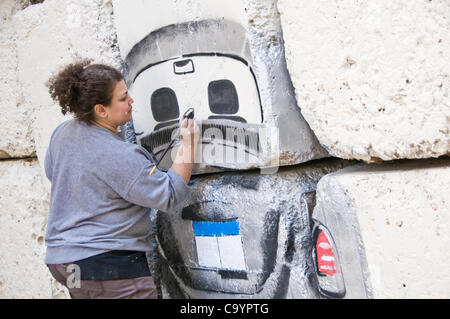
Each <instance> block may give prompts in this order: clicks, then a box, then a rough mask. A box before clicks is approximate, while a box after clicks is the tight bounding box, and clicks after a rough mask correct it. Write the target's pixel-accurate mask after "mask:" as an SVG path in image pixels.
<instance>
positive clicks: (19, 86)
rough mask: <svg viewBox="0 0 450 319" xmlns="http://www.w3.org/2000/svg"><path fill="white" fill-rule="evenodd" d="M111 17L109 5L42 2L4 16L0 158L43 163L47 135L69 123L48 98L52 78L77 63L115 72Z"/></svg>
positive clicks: (117, 59)
mask: <svg viewBox="0 0 450 319" xmlns="http://www.w3.org/2000/svg"><path fill="white" fill-rule="evenodd" d="M111 14H112V6H111V3H110V1H102V0H98V1H84V0H83V1H73V0H64V1H63V3H62V1H59V0H58V1H55V0H46V1H45V2H43V3H40V4H36V5H31V6H28V7H26V8H25V9H23V10H20V11H16V12H15V14H14V15H12V16H10V17H9V19H8V20H7V23H6V24H5V26H4V28H5V32H3V30H2V32H1V35H0V36H1V37H2V39H4V41H1V45H0V50H2V52H4V54H2V55H1V56H2V58H1V59H0V63H1V65H2V68H1V71H0V73H1V75H2V78H3V79H4V81H3V82H2V84H0V90H1V92H2V94H1V95H2V100H0V103H1V108H2V110H3V112H4V113H3V114H4V116H2V118H1V120H0V121H1V125H0V129H1V132H0V133H2V134H1V135H2V140H1V143H0V158H8V157H32V156H36V155H37V156H38V158H40V159H43V155H44V154H45V150H46V148H47V145H48V142H49V138H50V135H51V132H52V131H53V129H54V128H55V127H56V126H57V125H58V124H59V123H61V122H62V121H63V120H64V119H68V118H69V117H66V118H64V117H63V116H62V115H61V111H60V108H59V106H58V105H56V104H55V103H54V102H53V101H52V100H51V98H50V95H49V94H48V89H47V87H46V85H45V84H46V82H47V80H48V79H49V78H50V76H51V75H52V74H55V73H57V72H58V71H59V70H60V68H62V67H63V66H65V65H67V64H69V63H71V62H73V61H74V60H75V59H77V58H91V59H93V60H94V61H95V62H101V63H107V64H110V65H113V66H115V67H120V62H121V60H120V55H119V52H118V48H117V46H115V41H116V39H115V30H114V25H113V24H112V20H111V19H112V15H111ZM37 57H38V58H37ZM3 93H5V94H3Z"/></svg>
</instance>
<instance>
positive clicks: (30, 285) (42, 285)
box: [0, 159, 68, 299]
mask: <svg viewBox="0 0 450 319" xmlns="http://www.w3.org/2000/svg"><path fill="white" fill-rule="evenodd" d="M0 176H1V177H2V178H1V179H0V233H1V234H2V240H1V241H0V298H19V299H20V298H44V299H47V298H66V297H67V296H68V295H67V293H66V291H65V289H64V288H62V287H61V286H60V285H59V284H58V283H57V282H56V281H55V280H54V279H53V277H52V276H51V274H50V272H49V271H48V269H47V267H46V265H45V263H44V257H45V242H44V237H45V228H46V225H47V218H48V210H49V198H50V185H49V183H48V181H45V180H44V178H43V177H42V174H41V169H40V166H39V163H38V161H37V160H36V159H31V160H3V161H0Z"/></svg>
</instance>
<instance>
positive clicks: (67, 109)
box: [47, 59, 123, 123]
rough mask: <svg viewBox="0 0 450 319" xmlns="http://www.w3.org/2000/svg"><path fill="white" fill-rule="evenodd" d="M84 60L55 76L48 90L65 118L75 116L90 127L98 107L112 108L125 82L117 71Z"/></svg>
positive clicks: (68, 66)
mask: <svg viewBox="0 0 450 319" xmlns="http://www.w3.org/2000/svg"><path fill="white" fill-rule="evenodd" d="M91 62H92V61H91V60H87V59H85V60H80V61H77V62H75V63H72V64H69V65H67V66H66V67H65V68H64V69H62V70H61V71H60V72H59V73H58V74H56V75H54V76H52V77H51V78H50V79H49V80H48V82H47V86H48V88H49V93H50V96H51V97H52V99H53V100H55V101H56V102H58V103H59V105H60V106H61V112H62V114H64V115H66V113H72V114H73V115H74V116H75V117H76V118H78V119H80V120H83V121H85V122H87V123H92V121H93V120H94V113H95V111H94V106H95V105H96V104H102V105H104V106H109V105H110V104H111V99H112V96H113V91H114V87H115V85H116V83H117V82H119V81H121V80H123V76H122V74H121V73H120V72H119V71H118V70H117V69H115V68H113V67H111V66H108V65H104V64H91Z"/></svg>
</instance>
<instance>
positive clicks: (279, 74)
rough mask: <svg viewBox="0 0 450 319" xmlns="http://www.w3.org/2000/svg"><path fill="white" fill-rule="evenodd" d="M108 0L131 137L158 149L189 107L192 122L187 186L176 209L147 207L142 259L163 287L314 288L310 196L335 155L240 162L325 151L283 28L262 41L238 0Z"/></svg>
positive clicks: (236, 293) (205, 290)
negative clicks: (147, 248) (196, 133)
mask: <svg viewBox="0 0 450 319" xmlns="http://www.w3.org/2000/svg"><path fill="white" fill-rule="evenodd" d="M113 5H114V16H115V24H116V29H117V35H118V41H119V47H120V50H121V55H122V57H123V60H124V74H125V80H126V83H127V86H128V88H129V91H130V93H131V95H132V97H133V99H134V104H133V122H132V123H129V124H128V126H127V130H126V133H127V134H128V136H129V139H130V140H132V141H135V142H136V143H139V144H140V145H142V146H143V147H145V148H146V149H147V150H148V151H149V152H150V153H152V154H153V155H154V156H155V157H156V159H158V160H159V159H160V158H161V156H162V154H163V153H164V150H165V149H166V147H167V146H168V144H169V143H170V141H171V140H172V139H173V138H174V137H175V136H176V134H177V130H178V125H179V121H180V117H181V116H182V115H183V114H184V112H185V111H186V110H187V109H189V108H193V109H194V111H195V120H196V123H197V124H198V125H199V127H200V130H201V138H200V141H199V145H198V147H197V152H196V157H195V165H194V169H193V175H197V176H194V178H193V179H192V180H191V182H190V184H191V188H192V189H193V193H192V195H191V196H190V198H189V200H188V201H187V202H186V203H185V204H184V205H183V207H180V208H179V210H178V211H174V212H170V213H159V212H154V214H153V217H152V218H153V221H154V223H155V236H156V239H157V240H155V242H154V246H155V247H157V250H158V256H152V258H151V263H152V264H154V263H155V262H157V266H156V267H155V269H154V275H155V278H156V279H157V281H158V282H159V283H160V285H161V286H162V290H163V296H164V297H171V298H222V297H228V298H238V297H244V298H286V297H290V298H316V297H317V289H316V288H314V287H315V286H314V285H312V284H311V280H314V278H315V276H311V273H312V271H313V267H312V264H311V263H312V258H311V251H310V247H311V236H310V234H311V230H310V225H309V206H310V201H311V196H310V195H311V194H313V193H314V190H315V184H316V183H317V181H318V179H319V178H320V177H321V176H322V175H323V174H325V172H329V171H330V170H333V169H335V168H337V167H338V166H341V165H342V163H341V162H330V163H329V166H327V165H325V166H322V165H321V166H320V167H319V166H317V165H316V164H313V165H312V166H311V167H306V168H303V167H302V168H291V169H280V173H277V174H271V175H269V174H260V171H249V170H250V169H254V168H259V169H263V171H262V172H263V173H276V172H278V169H279V166H283V165H293V164H298V163H303V162H306V161H309V160H312V159H317V158H322V157H326V156H328V153H327V152H326V151H325V150H324V149H323V148H321V146H320V145H319V143H318V142H317V140H316V138H315V136H314V134H313V133H312V132H311V130H310V129H309V126H308V125H307V123H306V122H305V121H304V119H303V117H302V116H301V113H300V111H299V108H298V106H297V103H296V101H295V98H294V92H293V87H292V84H291V82H290V78H289V76H288V73H287V69H286V65H285V59H284V51H283V46H282V45H281V43H282V40H281V29H280V30H279V33H278V34H277V35H276V36H273V37H272V38H271V43H270V45H269V44H268V43H267V42H264V41H261V40H262V39H261V34H259V35H257V34H255V33H252V32H250V31H249V29H248V17H247V15H246V13H245V11H246V9H245V8H244V5H243V3H242V1H238V0H231V1H227V2H226V3H224V2H223V1H218V0H210V1H181V2H179V1H159V0H153V1H146V2H137V1H136V2H130V1H123V0H115V1H113ZM130 132H131V133H130ZM176 150H177V145H176V144H174V146H173V149H172V150H171V152H169V153H168V154H170V153H172V154H175V152H176ZM172 158H173V157H172V156H168V155H166V156H165V157H164V158H163V159H162V161H161V164H160V168H162V169H168V168H169V167H170V166H171V164H172ZM230 170H241V171H240V172H239V173H231V172H229V173H224V172H225V171H230ZM243 170H246V171H243ZM281 171H282V172H281ZM204 173H220V174H214V175H211V174H210V175H202V174H204ZM307 194H309V195H307ZM308 203H309V204H308Z"/></svg>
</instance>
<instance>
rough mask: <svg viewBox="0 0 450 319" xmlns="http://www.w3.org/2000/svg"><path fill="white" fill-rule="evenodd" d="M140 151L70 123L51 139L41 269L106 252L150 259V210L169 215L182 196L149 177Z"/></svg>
mask: <svg viewBox="0 0 450 319" xmlns="http://www.w3.org/2000/svg"><path fill="white" fill-rule="evenodd" d="M154 163H155V159H154V158H153V157H152V156H151V155H150V153H148V152H147V150H145V149H144V148H143V147H141V146H139V145H136V144H132V143H127V142H125V141H124V140H123V139H122V138H121V137H120V136H119V135H117V134H115V133H113V132H111V131H109V130H107V129H104V128H101V127H99V126H95V125H88V124H86V123H84V122H82V121H79V120H76V119H72V120H68V121H66V122H64V123H62V124H60V125H59V126H58V127H57V128H56V129H55V131H54V132H53V134H52V137H51V139H50V145H49V147H48V150H47V154H46V156H45V173H46V175H47V177H48V179H49V180H50V181H51V185H52V187H51V195H50V215H49V219H48V224H47V233H46V236H45V242H46V245H47V253H46V257H45V263H46V264H60V263H69V262H73V261H77V260H80V259H84V258H87V257H90V256H93V255H97V254H100V253H103V252H106V251H108V250H135V251H150V249H151V243H150V233H151V225H150V215H149V214H150V208H154V209H159V210H161V211H163V212H169V211H172V210H173V209H174V208H175V207H176V206H178V205H180V204H181V203H182V201H183V200H184V199H185V198H186V197H187V195H188V193H189V187H188V186H187V185H186V182H185V181H184V180H183V179H182V178H181V177H180V176H179V175H178V174H177V173H176V172H175V171H174V170H172V169H169V170H168V171H167V173H166V172H163V171H161V170H159V169H156V170H155V172H154V173H153V174H152V175H149V173H150V171H151V169H152V168H153V165H154Z"/></svg>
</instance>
